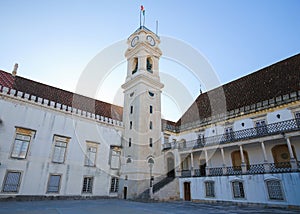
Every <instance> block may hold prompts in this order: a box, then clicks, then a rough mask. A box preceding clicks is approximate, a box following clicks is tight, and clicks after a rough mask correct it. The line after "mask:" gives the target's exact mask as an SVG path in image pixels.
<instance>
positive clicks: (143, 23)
mask: <svg viewBox="0 0 300 214" xmlns="http://www.w3.org/2000/svg"><path fill="white" fill-rule="evenodd" d="M145 13H146V12H145V10H144V11H143V16H144V23H143V26H145Z"/></svg>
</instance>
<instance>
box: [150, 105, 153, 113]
mask: <svg viewBox="0 0 300 214" xmlns="http://www.w3.org/2000/svg"><path fill="white" fill-rule="evenodd" d="M152 113H153V107H152V106H150V114H152Z"/></svg>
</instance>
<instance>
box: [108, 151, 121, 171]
mask: <svg viewBox="0 0 300 214" xmlns="http://www.w3.org/2000/svg"><path fill="white" fill-rule="evenodd" d="M110 154H111V157H110V168H111V169H120V156H121V149H120V147H118V146H112V147H111V148H110Z"/></svg>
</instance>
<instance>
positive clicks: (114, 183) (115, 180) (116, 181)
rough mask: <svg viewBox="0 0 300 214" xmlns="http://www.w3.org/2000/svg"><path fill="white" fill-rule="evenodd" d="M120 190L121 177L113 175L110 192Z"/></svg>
mask: <svg viewBox="0 0 300 214" xmlns="http://www.w3.org/2000/svg"><path fill="white" fill-rule="evenodd" d="M118 190H119V178H116V177H112V178H111V184H110V192H118Z"/></svg>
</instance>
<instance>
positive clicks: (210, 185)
mask: <svg viewBox="0 0 300 214" xmlns="http://www.w3.org/2000/svg"><path fill="white" fill-rule="evenodd" d="M205 196H206V197H215V183H214V182H213V181H208V182H205Z"/></svg>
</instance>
